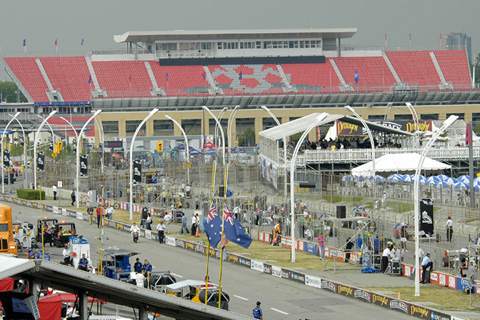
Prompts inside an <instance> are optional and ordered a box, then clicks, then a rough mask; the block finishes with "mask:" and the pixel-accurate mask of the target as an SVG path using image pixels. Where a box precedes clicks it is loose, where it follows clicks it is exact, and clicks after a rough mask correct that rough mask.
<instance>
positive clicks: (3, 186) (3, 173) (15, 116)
mask: <svg viewBox="0 0 480 320" xmlns="http://www.w3.org/2000/svg"><path fill="white" fill-rule="evenodd" d="M20 113H21V112H17V113H15V115H14V116H13V118H12V119H10V121H8V123H7V126H6V127H5V129H4V130H3V132H2V141H1V145H2V193H5V181H4V180H5V163H4V159H5V156H4V154H3V152H4V151H3V140H4V139H5V132H6V131H7V129H8V126H9V125H10V123H12V121H13V120H15V119H16V118H17V117H18V116H19V114H20ZM9 166H10V164H9Z"/></svg>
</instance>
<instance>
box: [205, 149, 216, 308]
mask: <svg viewBox="0 0 480 320" xmlns="http://www.w3.org/2000/svg"><path fill="white" fill-rule="evenodd" d="M216 164H217V159H216V158H215V161H214V162H213V170H212V186H211V188H210V206H209V208H211V207H212V203H213V190H214V186H215V170H216V169H217V166H216ZM204 229H206V228H204ZM206 232H207V231H206V230H205V233H206ZM207 241H208V246H207V275H206V276H205V304H207V300H208V294H207V293H208V266H209V261H210V240H209V239H208V236H207Z"/></svg>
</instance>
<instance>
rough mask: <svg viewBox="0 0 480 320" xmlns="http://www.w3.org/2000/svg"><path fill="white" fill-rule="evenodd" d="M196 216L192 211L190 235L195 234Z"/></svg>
mask: <svg viewBox="0 0 480 320" xmlns="http://www.w3.org/2000/svg"><path fill="white" fill-rule="evenodd" d="M197 223H198V221H197V217H196V216H195V215H194V214H193V213H192V228H191V230H190V231H191V234H192V236H194V235H195V233H196V232H197Z"/></svg>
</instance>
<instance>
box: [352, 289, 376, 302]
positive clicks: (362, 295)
mask: <svg viewBox="0 0 480 320" xmlns="http://www.w3.org/2000/svg"><path fill="white" fill-rule="evenodd" d="M353 297H354V298H355V299H360V300H363V301H366V302H368V303H372V293H371V292H370V291H366V290H362V289H355V291H354V292H353Z"/></svg>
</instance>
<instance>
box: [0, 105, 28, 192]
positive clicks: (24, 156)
mask: <svg viewBox="0 0 480 320" xmlns="http://www.w3.org/2000/svg"><path fill="white" fill-rule="evenodd" d="M9 116H10V117H14V119H15V120H16V121H17V123H18V125H19V126H20V128H21V129H22V134H23V173H24V174H25V178H24V179H23V188H24V189H28V178H27V176H28V170H27V137H26V136H25V129H24V128H23V125H22V123H21V122H20V121H19V120H18V118H17V117H16V116H12V115H11V114H9ZM2 141H3V138H2ZM2 150H3V147H2ZM2 158H3V157H2ZM2 161H3V160H2ZM2 168H3V165H2Z"/></svg>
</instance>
